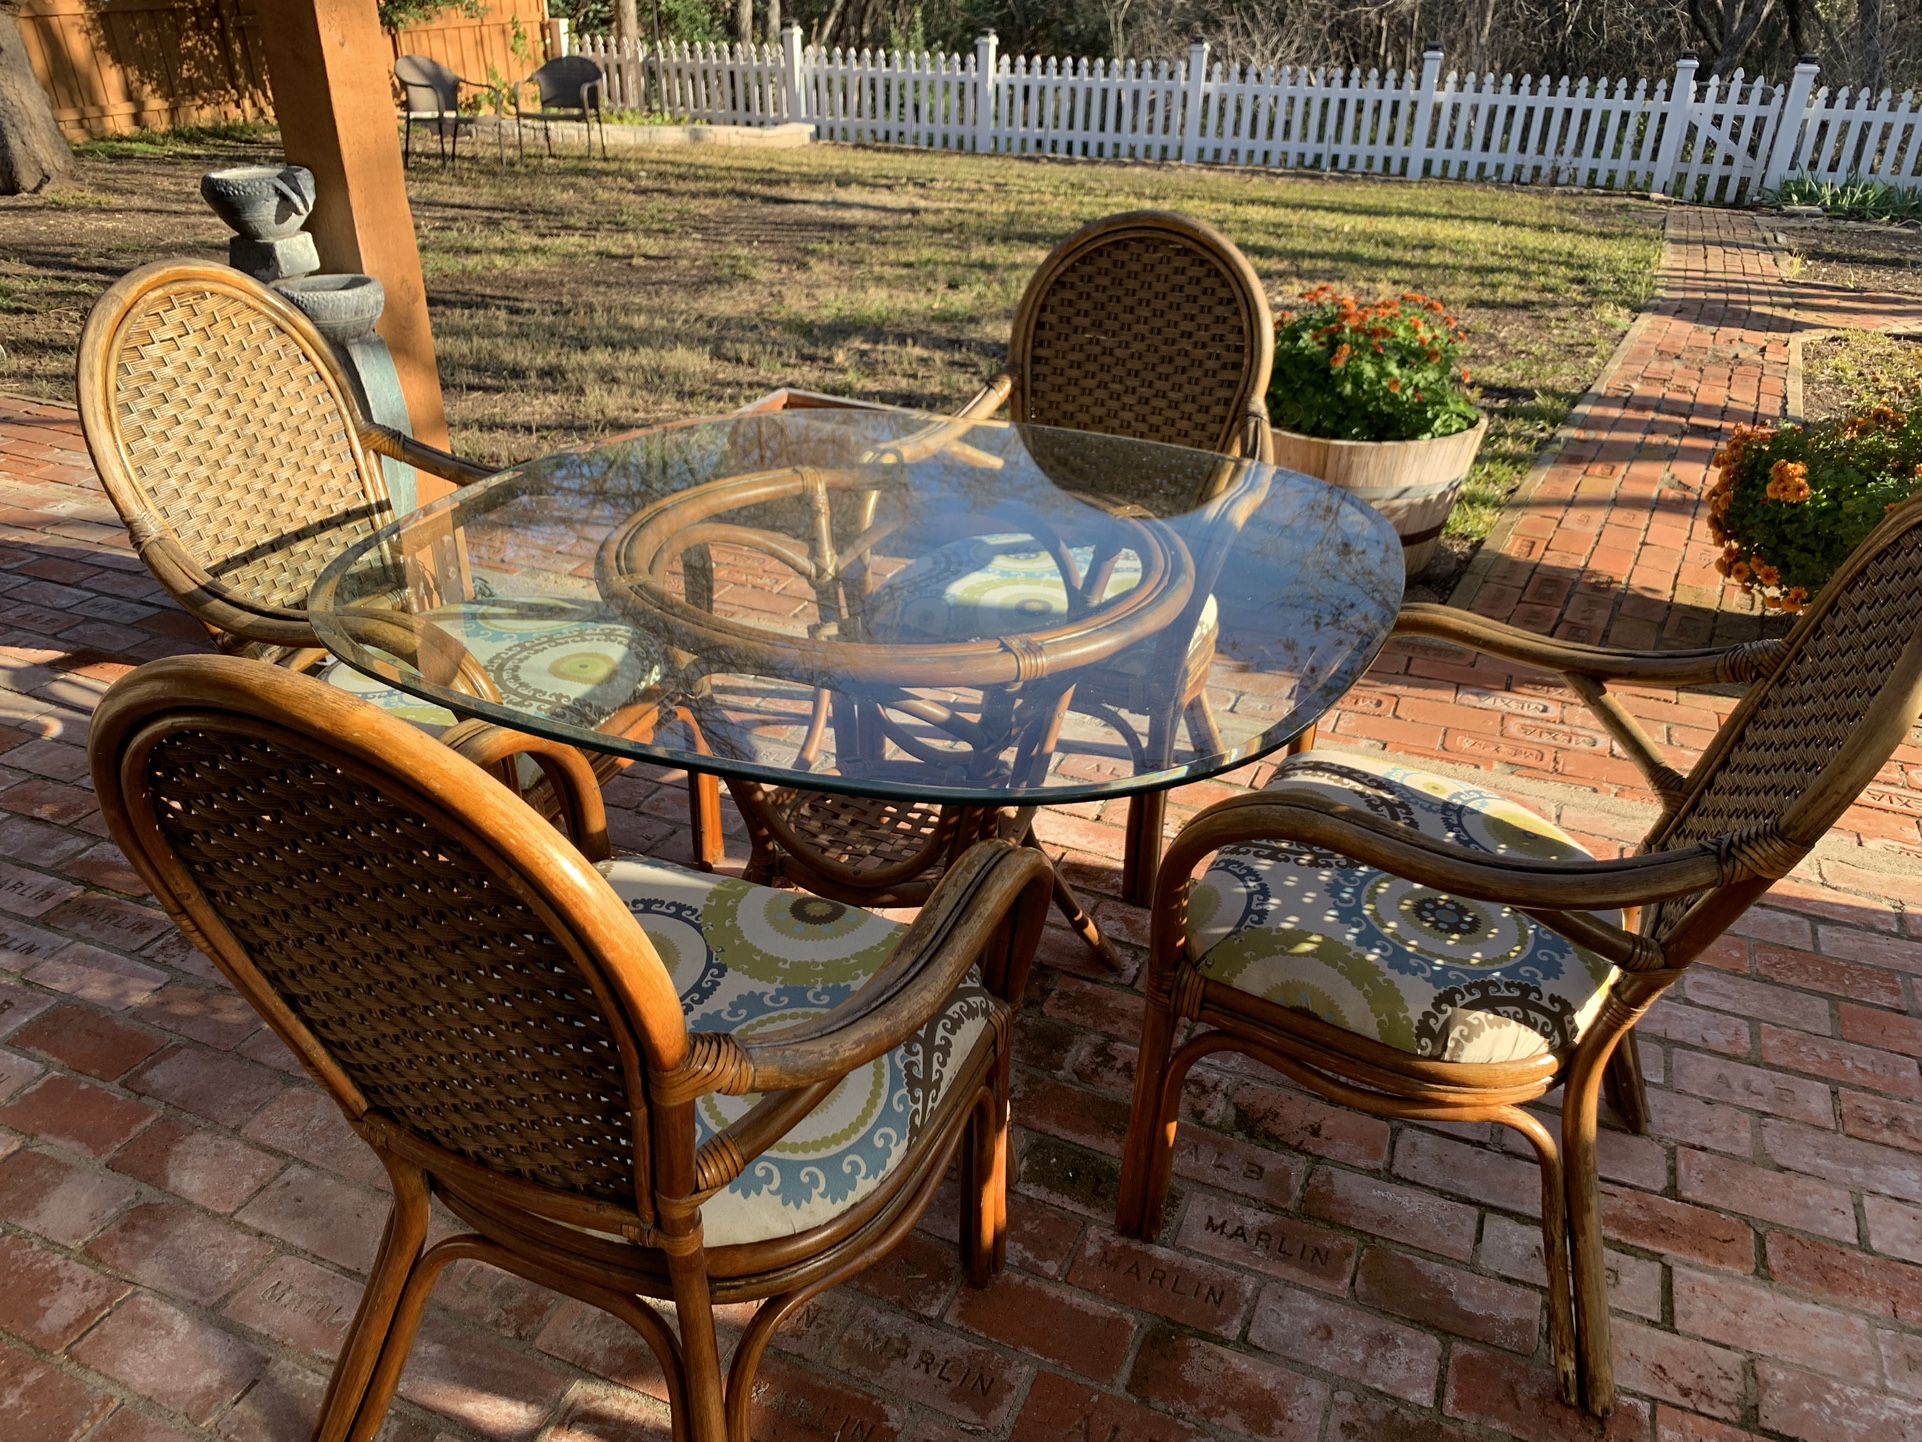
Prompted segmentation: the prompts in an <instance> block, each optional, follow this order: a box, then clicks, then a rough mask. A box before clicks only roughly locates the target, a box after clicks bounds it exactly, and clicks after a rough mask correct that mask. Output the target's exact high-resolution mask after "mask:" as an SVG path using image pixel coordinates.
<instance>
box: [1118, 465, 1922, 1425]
mask: <svg viewBox="0 0 1922 1442" xmlns="http://www.w3.org/2000/svg"><path fill="white" fill-rule="evenodd" d="M1399 629H1400V631H1401V633H1402V634H1404V635H1410V636H1425V637H1433V638H1438V639H1441V640H1445V641H1449V642H1452V643H1454V644H1456V645H1459V646H1462V647H1465V648H1467V649H1469V650H1471V651H1479V652H1482V653H1484V654H1486V655H1490V656H1493V657H1495V658H1497V659H1499V660H1502V661H1505V662H1509V663H1511V664H1518V665H1522V666H1528V667H1539V668H1541V669H1544V670H1547V671H1554V672H1559V673H1561V675H1562V676H1563V677H1564V679H1565V680H1566V681H1567V683H1568V685H1569V686H1570V687H1571V688H1572V689H1573V690H1574V691H1575V693H1576V694H1577V695H1578V696H1580V697H1581V698H1582V700H1583V701H1585V702H1586V703H1587V704H1588V706H1589V708H1590V709H1591V710H1592V711H1593V712H1594V713H1595V715H1596V717H1597V718H1598V719H1599V720H1600V722H1601V724H1602V725H1603V726H1604V727H1605V728H1606V729H1607V730H1608V732H1609V734H1610V735H1611V736H1613V737H1614V739H1615V740H1616V742H1617V743H1619V744H1620V746H1621V747H1622V749H1623V750H1624V751H1625V752H1626V753H1627V754H1628V755H1629V756H1630V757H1631V758H1632V759H1633V760H1634V761H1635V762H1636V764H1637V765H1638V766H1639V768H1640V769H1641V771H1642V772H1643V773H1644V774H1645V775H1646V776H1647V778H1648V781H1649V784H1650V786H1651V787H1652V788H1653V789H1654V790H1655V792H1656V794H1657V795H1658V796H1659V797H1660V798H1661V802H1662V812H1661V816H1660V818H1659V819H1658V820H1657V822H1656V823H1655V825H1654V827H1653V828H1652V829H1651V830H1650V832H1649V834H1648V836H1647V838H1646V839H1645V840H1644V842H1643V844H1642V845H1641V847H1640V849H1639V850H1638V851H1637V852H1636V853H1635V854H1634V855H1632V856H1629V857H1625V858H1623V859H1620V860H1613V861H1601V860H1596V859H1594V858H1592V857H1590V856H1589V855H1588V854H1587V853H1586V852H1585V851H1583V850H1582V848H1581V847H1580V846H1578V845H1577V844H1576V843H1575V842H1574V841H1573V840H1571V839H1570V838H1569V837H1567V836H1566V835H1564V834H1563V833H1561V832H1560V831H1559V830H1557V829H1556V828H1555V827H1554V826H1552V825H1551V824H1549V823H1548V822H1546V821H1544V820H1541V819H1540V818H1538V817H1535V816H1533V815H1531V814H1530V813H1529V812H1527V811H1526V810H1524V809H1523V808H1522V807H1520V806H1518V805H1516V804H1514V803H1513V802H1510V801H1507V800H1504V799H1503V798H1501V797H1500V796H1498V795H1497V794H1495V793H1494V792H1493V791H1489V790H1484V789H1483V788H1481V787H1479V786H1470V785H1464V784H1462V783H1460V782H1458V781H1452V780H1449V779H1448V778H1445V777H1441V776H1436V775H1431V774H1427V773H1424V772H1422V771H1420V770H1418V769H1416V768H1414V767H1412V766H1402V765H1400V764H1398V763H1396V762H1394V761H1393V760H1392V758H1387V757H1382V756H1379V755H1374V756H1364V755H1340V754H1334V753H1330V752H1326V751H1312V752H1309V753H1307V754H1306V755H1303V756H1300V757H1297V758H1296V759H1294V760H1292V761H1290V762H1288V763H1286V764H1285V765H1284V766H1283V767H1282V768H1281V771H1280V772H1279V774H1278V775H1277V777H1276V779H1275V781H1274V782H1273V784H1272V785H1271V786H1270V787H1269V789H1268V790H1266V791H1264V792H1262V793H1260V794H1257V795H1252V796H1246V797H1237V798H1235V799H1234V800H1231V801H1226V802H1222V803H1221V804H1219V805H1217V806H1213V807H1210V808H1209V809H1208V810H1207V811H1204V812H1203V813H1202V814H1201V815H1200V816H1198V817H1196V818H1195V819H1194V820H1193V821H1192V822H1190V823H1189V824H1188V825H1187V826H1186V827H1185V828H1184V829H1183V830H1182V831H1181V833H1180V834H1179V835H1178V836H1177V837H1176V838H1175V840H1174V841H1173V843H1172V844H1171V845H1170V847H1169V849H1168V853H1167V856H1166V858H1165V859H1164V863H1163V869H1162V875H1161V878H1160V881H1159V883H1158V885H1157V887H1156V894H1155V903H1154V916H1153V932H1152V940H1151V943H1150V945H1151V951H1150V960H1149V970H1148V978H1147V983H1146V989H1147V1001H1148V1012H1147V1018H1146V1021H1145V1023H1144V1027H1143V1032H1142V1040H1141V1050H1140V1058H1139V1064H1138V1071H1137V1073H1136V1089H1135V1100H1134V1110H1133V1113H1132V1118H1131V1121H1130V1126H1129V1133H1128V1141H1127V1151H1126V1160H1125V1165H1124V1169H1123V1177H1122V1190H1121V1201H1120V1216H1119V1224H1120V1226H1121V1227H1122V1228H1123V1229H1124V1230H1125V1231H1127V1232H1129V1233H1132V1234H1134V1235H1137V1236H1147V1235H1149V1234H1151V1233H1152V1232H1153V1231H1154V1230H1155V1227H1156V1224H1157V1220H1158V1218H1159V1216H1160V1213H1161V1209H1162V1201H1163V1198H1164V1196H1165V1194H1166V1190H1167V1186H1168V1171H1169V1164H1170V1156H1171V1152H1172V1148H1173V1144H1174V1136H1175V1123H1176V1108H1177V1106H1178V1103H1179V1099H1180V1095H1181V1086H1182V1079H1183V1077H1184V1076H1185V1075H1186V1074H1187V1071H1188V1069H1189V1068H1190V1067H1191V1066H1192V1065H1193V1064H1194V1063H1195V1062H1196V1061H1197V1060H1199V1059H1200V1058H1201V1057H1203V1056H1206V1055H1208V1054H1210V1053H1212V1052H1216V1051H1223V1050H1228V1051H1238V1052H1243V1053H1246V1054H1247V1055H1250V1056H1253V1057H1256V1058H1259V1059H1260V1060H1262V1061H1265V1062H1267V1063H1268V1064H1269V1065H1271V1066H1273V1067H1275V1068H1276V1069H1277V1070H1278V1071H1280V1072H1282V1073H1283V1074H1284V1075H1285V1076H1287V1077H1288V1078H1289V1079H1291V1080H1293V1081H1295V1082H1298V1083H1300V1084H1301V1085H1303V1086H1306V1087H1308V1088H1310V1089H1312V1090H1314V1091H1317V1092H1319V1093H1321V1094H1323V1095H1325V1096H1328V1097H1330V1098H1333V1099H1334V1100H1337V1101H1341V1102H1345V1103H1348V1104H1351V1105H1354V1106H1357V1107H1360V1108H1362V1109H1364V1110H1366V1111H1370V1112H1376V1113H1379V1114H1382V1115H1385V1116H1393V1117H1410V1118H1419V1119H1425V1120H1430V1121H1461V1122H1473V1121H1497V1122H1501V1123H1503V1124H1504V1125H1507V1126H1509V1127H1513V1128H1514V1129H1515V1130H1517V1131H1519V1132H1520V1133H1521V1134H1522V1135H1523V1136H1525V1137H1526V1138H1527V1139H1528V1141H1529V1142H1530V1143H1531V1144H1532V1146H1533V1147H1534V1149H1535V1152H1536V1155H1537V1156H1538V1158H1539V1159H1540V1162H1541V1168H1542V1231H1543V1250H1544V1255H1545V1257H1546V1258H1547V1265H1548V1277H1549V1291H1548V1301H1549V1320H1550V1339H1551V1345H1552V1351H1553V1356H1554V1361H1555V1367H1556V1371H1557V1373H1558V1376H1559V1380H1560V1383H1561V1386H1562V1389H1563V1393H1564V1395H1565V1396H1567V1397H1569V1399H1570V1400H1571V1401H1572V1400H1574V1398H1575V1395H1576V1392H1577V1388H1578V1384H1579V1391H1580V1395H1581V1397H1582V1399H1583V1400H1584V1401H1585V1402H1586V1404H1587V1406H1588V1407H1589V1409H1590V1410H1591V1411H1593V1412H1596V1413H1598V1414H1606V1413H1607V1412H1608V1411H1609V1410H1610V1408H1611V1406H1612V1405H1613V1401H1614V1382H1613V1375H1612V1371H1611V1366H1610V1354H1609V1328H1608V1294H1607V1283H1606V1279H1605V1277H1604V1273H1603V1254H1602V1231H1601V1220H1600V1216H1599V1214H1598V1209H1599V1201H1598V1183H1597V1179H1596V1170H1595V1143H1596V1122H1597V1113H1598V1096H1599V1093H1600V1092H1601V1091H1602V1089H1603V1087H1604V1086H1605V1085H1606V1086H1607V1087H1608V1088H1609V1090H1610V1091H1611V1093H1612V1096H1613V1099H1614V1100H1615V1101H1616V1102H1617V1105H1618V1109H1619V1110H1620V1111H1621V1112H1622V1114H1623V1119H1624V1121H1625V1122H1626V1123H1627V1124H1628V1125H1629V1126H1631V1127H1632V1128H1634V1129H1636V1130H1640V1129H1641V1127H1642V1126H1643V1124H1644V1123H1645V1120H1646V1106H1645V1103H1644V1101H1643V1098H1642V1094H1641V1081H1640V1072H1639V1068H1638V1066H1637V1064H1636V1061H1635V1055H1634V1048H1633V1033H1632V1031H1631V1028H1632V1027H1633V1026H1634V1025H1635V1023H1636V1021H1637V1020H1638V1019H1639V1018H1640V1017H1641V1016H1642V1014H1643V1013H1644V1012H1646V1011H1647V1010H1648V1008H1649V1006H1650V1005H1651V1004H1652V1003H1653V1002H1654V1001H1655V1000H1656V999H1657V998H1658V997H1660V996H1661V995H1662V994H1663V992H1665V991H1666V990H1667V989H1668V988H1669V987H1670V986H1671V985H1672V984H1673V983H1674V982H1675V981H1676V980H1677V978H1679V977H1680V976H1681V974H1682V972H1683V970H1684V969H1685V968H1686V967H1687V966H1688V965H1689V963H1690V962H1692V961H1694V960H1695V958H1697V957H1698V956H1699V955H1701V953H1702V951H1703V949H1704V948H1706V947H1707V946H1708V945H1709V944H1710V943H1711V942H1713V941H1714V940H1715V939H1716V938H1717V937H1718V936H1720V935H1721V933H1722V932H1723V931H1724V930H1725V929H1726V928H1727V927H1728V926H1729V925H1730V924H1731V923H1732V922H1733V921H1734V920H1735V919H1736V918H1737V917H1739V916H1740V915H1741V914H1742V913H1743V912H1744V911H1745V910H1746V909H1747V908H1748V907H1749V906H1750V905H1752V904H1753V903H1754V902H1755V901H1756V899H1757V898H1759V897H1760V896H1761V895H1762V894H1763V893H1764V892H1766V891H1767V890H1768V889H1769V887H1770V886H1771V885H1772V884H1773V883H1774V882H1775V881H1777V880H1778V879H1780V878H1781V877H1783V876H1785V875H1787V874H1788V872H1789V870H1790V869H1791V868H1792V867H1794V866H1795V865H1796V863H1797V862H1798V861H1800V860H1801V859H1802V857H1804V856H1805V855H1807V854H1808V852H1809V850H1810V848H1812V847H1813V846H1814V845H1815V844H1816V842H1817V841H1819V840H1820V839H1821V838H1822V836H1823V834H1824V833H1825V832H1826V831H1827V830H1828V829H1829V827H1830V826H1832V825H1834V824H1835V822H1836V821H1837V820H1838V819H1840V817H1841V816H1842V814H1843V812H1844V811H1845V810H1847V809H1848V807H1849V805H1850V804H1851V803H1852V802H1853V801H1854V800H1855V798H1856V796H1857V795H1858V794H1859V793H1860V792H1861V790H1862V788H1863V787H1864V786H1865V785H1867V784H1868V783H1869V781H1870V780H1871V779H1872V778H1873V777H1874V775H1875V773H1876V770H1877V769H1878V768H1879V767H1880V766H1881V765H1882V764H1883V763H1884V762H1885V761H1887V759H1888V757H1889V756H1890V754H1891V753H1892V752H1893V751H1894V750H1895V748H1896V746H1897V745H1898V744H1900V743H1901V742H1902V741H1903V739H1904V738H1905V737H1906V736H1907V734H1908V731H1909V727H1910V726H1911V724H1912V723H1913V722H1914V721H1915V719H1916V716H1917V713H1918V710H1919V709H1922V502H1910V503H1908V504H1906V505H1905V506H1903V507H1901V508H1900V509H1898V510H1897V511H1895V512H1894V513H1893V514H1891V516H1890V517H1889V518H1888V520H1887V521H1886V523H1885V524H1884V525H1883V526H1882V527H1881V528H1880V529H1879V530H1878V531H1877V532H1876V533H1875V535H1874V536H1872V537H1871V538H1870V539H1869V540H1868V541H1866V542H1865V543H1864V544H1863V545H1862V547H1861V548H1860V550H1858V551H1857V553H1856V554H1855V555H1854V556H1853V557H1852V558H1851V559H1850V560H1849V562H1848V564H1847V565H1846V566H1845V567H1844V568H1843V569H1842V571H1841V573H1840V574H1838V575H1837V576H1836V578H1835V579H1834V580H1833V581H1831V582H1830V584H1829V586H1828V587H1827V588H1826V589H1825V590H1824V591H1823V593H1822V595H1821V596H1820V597H1819V598H1818V600H1817V601H1816V603H1815V605H1814V606H1813V607H1812V608H1811V609H1810V610H1809V611H1808V612H1807V614H1805V615H1804V616H1803V617H1802V618H1801V620H1800V621H1799V622H1798V623H1797V625H1796V626H1795V629H1794V630H1793V631H1792V632H1791V633H1790V634H1789V636H1788V637H1787V638H1786V639H1785V640H1778V641H1759V642H1748V643H1745V644H1743V645H1740V646H1736V647H1733V648H1732V649H1729V650H1722V651H1687V652H1676V653H1670V654H1660V653H1643V652H1636V651H1614V650H1608V649H1604V648H1601V647H1593V646H1579V645H1573V644H1568V643H1563V642H1559V641H1551V640H1545V639H1543V638H1541V637H1537V636H1534V635H1530V634H1528V633H1526V632H1523V631H1519V630H1516V629H1514V628H1512V627H1509V626H1505V625H1501V624H1499V623H1496V622H1493V621H1487V620H1484V619H1481V618H1479V617H1476V616H1473V615H1470V614H1468V613H1465V612H1460V611H1453V610H1450V609H1449V608H1447V607H1442V606H1429V605H1416V606H1410V607H1408V608H1407V609H1406V610H1405V611H1404V613H1403V619H1402V623H1401V625H1400V627H1399ZM1611 682H1625V683H1627V684H1630V685H1636V686H1686V685H1694V684H1709V683H1727V682H1738V683H1752V684H1749V687H1748V691H1747V694H1746V695H1745V696H1744V697H1743V699H1742V701H1741V703H1740V704H1739V705H1738V706H1737V707H1736V709H1735V710H1734V712H1733V713H1732V714H1731V715H1730V716H1729V718H1728V720H1727V721H1726V722H1725V723H1724V724H1723V726H1722V728H1721V730H1720V731H1719V732H1718V733H1717V734H1716V736H1715V738H1714V740H1713V741H1712V742H1711V743H1710V745H1709V747H1708V749H1707V750H1706V752H1704V753H1703V755H1702V756H1701V758H1700V759H1699V760H1698V761H1697V762H1696V763H1695V765H1694V767H1693V768H1692V769H1691V770H1690V771H1689V772H1688V773H1687V774H1683V773H1682V772H1680V771H1677V770H1675V769H1674V768H1672V767H1671V766H1670V765H1669V764H1668V762H1666V761H1665V760H1663V759H1662V757H1661V756H1660V755H1659V754H1658V752H1657V751H1656V748H1655V747H1654V745H1653V744H1652V743H1651V742H1650V741H1649V739H1648V737H1647V736H1646V735H1645V734H1644V733H1643V732H1642V730H1641V729H1640V727H1638V726H1637V725H1636V723H1635V721H1634V720H1633V719H1632V718H1631V717H1630V715H1629V713H1628V712H1627V711H1626V710H1624V709H1623V708H1622V706H1621V704H1620V703H1619V702H1618V701H1617V700H1616V698H1615V697H1614V696H1612V695H1610V694H1609V692H1608V691H1607V689H1606V688H1607V685H1608V684H1609V683H1611ZM1210 856H1213V858H1214V860H1213V862H1212V863H1211V864H1210V865H1209V867H1208V869H1207V870H1206V872H1205V873H1204V874H1203V876H1202V877H1201V879H1200V880H1199V882H1195V881H1194V880H1193V873H1194V871H1195V869H1196V868H1197V867H1198V866H1199V865H1200V864H1201V863H1202V862H1203V861H1204V860H1206V859H1207V858H1208V857H1210ZM1624 909H1625V910H1626V912H1627V917H1626V919H1625V917H1624ZM1189 1020H1193V1021H1197V1022H1199V1023H1200V1024H1201V1026H1200V1029H1198V1030H1197V1031H1196V1032H1195V1033H1194V1034H1193V1035H1192V1036H1191V1037H1190V1038H1189V1039H1188V1040H1187V1041H1186V1042H1185V1043H1184V1044H1183V1045H1182V1046H1181V1047H1180V1048H1179V1049H1178V1050H1174V1049H1173V1041H1174V1036H1175V1032H1176V1030H1177V1028H1178V1025H1179V1024H1180V1023H1182V1022H1184V1021H1189ZM1556 1086H1561V1087H1562V1088H1563V1099H1562V1104H1561V1125H1560V1138H1559V1143H1558V1140H1557V1138H1556V1136H1555V1134H1554V1132H1552V1131H1551V1129H1550V1127H1549V1125H1547V1124H1545V1123H1544V1122H1543V1121H1542V1120H1541V1119H1540V1118H1539V1117H1537V1116H1536V1115H1535V1113H1533V1112H1531V1111H1528V1110H1525V1107H1526V1104H1527V1103H1530V1102H1532V1101H1535V1100H1537V1099H1538V1098H1540V1097H1542V1096H1544V1095H1545V1094H1546V1093H1547V1092H1549V1091H1550V1090H1551V1089H1552V1088H1554V1087H1556ZM1571 1260H1572V1264H1573V1265H1572V1275H1571V1265H1570V1264H1571ZM1571 1302H1572V1307H1571Z"/></svg>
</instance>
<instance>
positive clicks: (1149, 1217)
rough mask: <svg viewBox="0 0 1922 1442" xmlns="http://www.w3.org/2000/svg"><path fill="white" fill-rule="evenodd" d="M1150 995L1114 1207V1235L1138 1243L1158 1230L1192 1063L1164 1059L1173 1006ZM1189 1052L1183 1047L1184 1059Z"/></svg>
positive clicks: (1163, 998)
mask: <svg viewBox="0 0 1922 1442" xmlns="http://www.w3.org/2000/svg"><path fill="white" fill-rule="evenodd" d="M1155 991H1156V988H1155V987H1154V986H1153V985H1152V984H1151V985H1150V986H1149V989H1148V1010H1147V1015H1146V1016H1145V1017H1144V1018H1143V1020H1142V1023H1141V1047H1140V1050H1139V1052H1138V1053H1137V1054H1136V1057H1135V1094H1134V1105H1133V1106H1132V1107H1131V1108H1130V1109H1129V1112H1128V1137H1127V1140H1126V1141H1125V1142H1124V1143H1123V1144H1122V1149H1121V1197H1120V1200H1119V1201H1118V1202H1117V1203H1116V1206H1115V1228H1116V1230H1118V1231H1120V1232H1121V1233H1123V1234H1124V1235H1126V1236H1130V1237H1140V1238H1142V1239H1143V1240H1144V1241H1145V1240H1149V1239H1151V1238H1152V1237H1153V1236H1154V1234H1155V1232H1156V1231H1158V1230H1159V1229H1160V1226H1161V1209H1162V1206H1163V1205H1164V1204H1165V1203H1166V1201H1167V1200H1168V1178H1169V1174H1170V1172H1171V1171H1172V1168H1173V1164H1174V1153H1175V1125H1176V1121H1175V1113H1176V1108H1178V1107H1179V1106H1180V1104H1181V1082H1182V1078H1183V1077H1185V1076H1186V1075H1187V1073H1188V1068H1189V1066H1191V1065H1193V1064H1194V1060H1195V1058H1194V1057H1193V1056H1190V1057H1187V1059H1186V1060H1185V1061H1183V1060H1182V1059H1181V1058H1179V1057H1178V1058H1175V1059H1174V1061H1172V1062H1171V1061H1170V1060H1169V1055H1168V1053H1169V1051H1170V1049H1171V1048H1172V1046H1173V1044H1174V1033H1175V1023H1176V1020H1177V1018H1176V1016H1175V1014H1174V1005H1173V1002H1172V1001H1171V1000H1170V999H1169V998H1168V997H1166V996H1165V995H1164V996H1157V995H1155ZM1189 1050H1190V1048H1183V1053H1184V1055H1185V1054H1186V1053H1187V1051H1189ZM1196 1055H1199V1053H1196Z"/></svg>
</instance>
